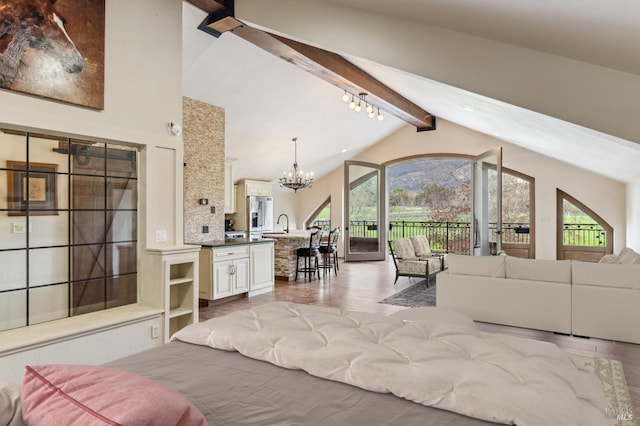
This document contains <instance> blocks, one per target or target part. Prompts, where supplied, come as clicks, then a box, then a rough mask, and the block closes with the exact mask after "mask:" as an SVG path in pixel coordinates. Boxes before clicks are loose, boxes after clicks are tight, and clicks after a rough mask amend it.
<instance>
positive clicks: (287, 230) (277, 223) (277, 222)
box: [276, 213, 289, 234]
mask: <svg viewBox="0 0 640 426" xmlns="http://www.w3.org/2000/svg"><path fill="white" fill-rule="evenodd" d="M282 216H284V218H285V219H287V226H286V227H285V228H284V232H285V233H287V234H288V233H289V216H287V215H286V214H284V213H281V214H280V216H278V220H277V221H276V225H279V224H280V218H281V217H282Z"/></svg>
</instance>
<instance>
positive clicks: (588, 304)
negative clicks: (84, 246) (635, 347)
mask: <svg viewBox="0 0 640 426" xmlns="http://www.w3.org/2000/svg"><path fill="white" fill-rule="evenodd" d="M572 276H573V278H572V286H571V331H572V333H573V334H574V335H576V336H589V337H600V338H603V339H611V340H619V341H622V342H631V343H640V264H629V265H624V264H603V263H589V262H576V261H573V263H572Z"/></svg>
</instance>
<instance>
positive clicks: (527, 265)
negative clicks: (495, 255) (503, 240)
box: [505, 256, 571, 284]
mask: <svg viewBox="0 0 640 426" xmlns="http://www.w3.org/2000/svg"><path fill="white" fill-rule="evenodd" d="M505 266H506V277H507V278H515V279H518V280H531V281H545V282H551V283H566V284H571V261H570V260H542V259H522V258H519V257H513V256H507V258H506V260H505Z"/></svg>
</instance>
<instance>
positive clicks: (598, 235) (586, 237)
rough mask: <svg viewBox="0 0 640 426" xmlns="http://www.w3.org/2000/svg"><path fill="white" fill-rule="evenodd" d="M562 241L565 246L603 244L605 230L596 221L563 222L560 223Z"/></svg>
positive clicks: (604, 241) (605, 235)
mask: <svg viewBox="0 0 640 426" xmlns="http://www.w3.org/2000/svg"><path fill="white" fill-rule="evenodd" d="M562 243H563V244H564V245H565V246H583V247H584V246H587V247H601V246H605V245H606V244H607V231H605V229H604V228H603V227H602V226H600V225H598V224H597V223H565V224H563V225H562Z"/></svg>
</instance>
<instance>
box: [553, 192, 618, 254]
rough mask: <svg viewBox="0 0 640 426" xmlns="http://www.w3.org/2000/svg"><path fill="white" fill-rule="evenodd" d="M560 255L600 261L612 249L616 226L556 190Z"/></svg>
mask: <svg viewBox="0 0 640 426" xmlns="http://www.w3.org/2000/svg"><path fill="white" fill-rule="evenodd" d="M557 208H558V211H557V241H558V243H557V258H558V259H574V260H583V261H587V262H597V261H599V260H600V259H601V258H602V256H604V255H605V254H611V253H613V227H612V226H611V225H609V224H608V223H607V222H606V221H605V220H604V219H602V218H601V217H600V216H598V215H597V214H596V213H595V212H594V211H593V210H591V209H590V208H588V207H587V206H585V205H584V204H582V203H581V202H580V201H578V200H576V199H575V198H573V197H572V196H570V195H569V194H567V193H565V192H563V191H561V190H559V189H558V190H557Z"/></svg>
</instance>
